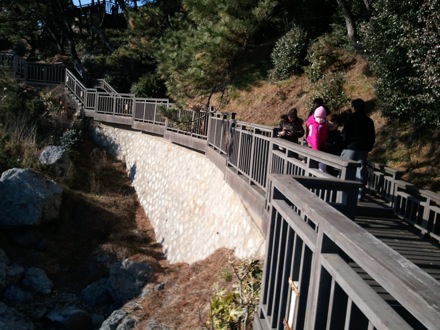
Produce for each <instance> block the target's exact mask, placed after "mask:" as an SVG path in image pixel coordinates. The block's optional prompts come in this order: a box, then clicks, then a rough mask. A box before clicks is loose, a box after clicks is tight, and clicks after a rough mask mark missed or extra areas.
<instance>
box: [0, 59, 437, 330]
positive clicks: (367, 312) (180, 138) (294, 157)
mask: <svg viewBox="0 0 440 330" xmlns="http://www.w3.org/2000/svg"><path fill="white" fill-rule="evenodd" d="M0 56H1V53H0ZM0 58H1V59H2V63H4V62H6V64H8V63H11V64H12V65H11V64H8V65H9V66H10V67H11V71H13V70H14V68H15V66H19V65H16V64H14V63H16V62H15V61H17V60H16V59H13V58H11V57H8V56H5V57H0ZM27 65H30V64H27ZM28 72H31V73H32V72H33V70H29V71H28ZM27 78H30V79H31V80H32V79H36V78H35V77H33V76H28V77H27ZM37 78H38V77H37ZM59 83H60V84H64V86H65V87H66V90H67V91H68V93H69V94H70V95H71V96H72V97H73V98H75V99H76V100H77V101H78V103H79V104H80V105H81V112H82V115H84V116H87V117H90V118H93V119H94V120H95V121H97V122H104V123H107V124H111V125H113V124H117V125H122V127H127V128H129V129H135V130H139V131H142V132H145V133H148V134H154V135H159V136H162V137H163V138H165V139H168V140H170V141H171V142H173V143H176V144H179V145H181V146H184V147H187V148H190V149H192V150H195V151H198V152H202V153H204V154H205V155H206V157H207V158H208V159H209V160H210V161H212V162H213V163H214V164H215V165H216V166H217V167H218V168H219V169H220V170H221V171H222V172H223V173H224V180H225V181H226V182H227V183H228V184H229V185H230V186H231V187H232V188H233V189H234V191H236V192H237V194H238V195H239V196H240V197H241V198H242V199H243V200H244V201H245V202H247V203H248V204H249V206H250V207H251V208H253V209H254V211H255V212H256V214H257V215H259V216H260V217H261V219H262V220H263V221H262V228H261V229H262V231H263V232H264V233H265V234H266V237H267V254H266V256H265V270H264V281H263V295H262V297H261V303H260V307H259V312H258V315H256V318H255V327H256V328H261V329H282V328H283V327H286V329H290V328H292V329H303V327H304V326H306V328H307V329H313V328H316V329H321V328H335V329H337V328H339V327H344V328H350V329H351V328H353V329H363V328H365V329H373V328H376V329H397V328H398V329H404V328H410V327H415V328H420V329H424V328H426V329H435V328H436V327H437V325H436V323H435V322H434V320H435V319H437V320H439V319H440V310H439V308H440V307H439V306H438V304H437V302H438V301H440V286H439V284H438V282H437V281H434V280H433V278H432V277H429V275H427V274H426V273H424V272H423V271H421V270H420V269H419V268H418V267H417V266H415V265H414V264H412V263H410V262H409V261H408V260H406V259H405V258H403V257H402V256H400V255H399V254H397V253H396V252H394V251H392V250H391V249H390V248H389V247H387V246H386V245H384V244H382V243H380V242H378V241H377V240H376V239H374V237H373V236H371V235H369V234H368V233H366V232H365V231H363V230H362V229H361V228H360V227H359V226H357V225H356V224H355V223H353V222H352V221H351V220H350V219H353V218H354V217H355V215H356V212H357V205H356V203H357V198H356V197H357V190H358V187H359V183H358V182H356V181H355V176H356V170H357V167H358V163H357V162H353V161H349V160H345V159H342V158H340V157H338V156H334V155H330V154H326V153H322V152H319V151H314V150H311V149H310V148H308V147H305V146H302V145H299V144H294V143H290V142H287V141H285V140H282V139H278V138H275V137H274V135H275V134H274V128H273V127H268V126H262V125H256V124H253V123H246V122H240V121H237V120H235V115H234V114H233V113H219V112H211V111H207V112H204V111H189V110H182V109H175V110H176V111H175V116H176V121H174V122H173V121H170V120H168V119H167V118H165V117H164V116H163V114H162V112H163V111H164V109H165V110H169V109H173V108H174V105H173V104H172V103H170V102H169V100H168V99H149V98H137V97H136V96H135V95H133V94H122V93H117V92H116V91H115V90H114V89H113V88H112V87H111V86H110V85H109V84H108V83H107V82H105V81H99V84H98V85H97V86H96V88H88V87H86V86H85V85H84V84H83V83H82V82H81V79H80V78H79V77H77V76H76V75H75V74H74V73H72V72H71V71H69V70H67V69H66V70H65V75H64V76H62V77H60V81H59ZM319 163H324V164H326V165H327V166H329V167H332V168H333V169H334V170H335V172H336V173H338V178H336V177H333V176H331V175H329V174H327V173H323V172H321V171H319V169H318V168H319V167H318V164H319ZM369 173H370V180H369V183H368V188H369V190H370V193H371V194H374V195H377V196H379V197H381V198H383V199H384V200H385V201H386V203H387V204H388V206H389V207H391V208H393V209H394V211H395V214H396V215H397V216H399V217H400V218H401V219H402V220H404V221H407V222H408V223H410V224H411V225H413V226H415V227H416V228H419V229H420V230H421V231H422V232H423V233H425V234H426V235H430V236H432V237H434V238H436V239H439V238H440V228H439V225H438V223H439V221H440V219H439V214H440V211H439V206H440V198H439V195H438V194H436V193H433V192H429V191H424V190H420V189H417V187H415V186H413V185H410V184H409V183H406V182H404V181H402V180H401V178H400V173H399V172H398V171H395V170H393V169H390V168H388V167H385V166H381V165H378V164H371V166H370V171H369ZM359 268H360V269H361V271H359ZM355 270H357V271H355ZM360 273H364V274H366V275H365V277H364V278H362V277H360V275H359V274H360ZM372 283H373V284H372ZM296 287H298V288H297V292H296V293H295V294H293V293H292V292H293V291H292V288H296ZM374 288H376V291H375V290H374ZM297 294H299V295H298V296H297ZM295 297H296V298H295Z"/></svg>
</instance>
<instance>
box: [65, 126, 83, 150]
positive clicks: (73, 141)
mask: <svg viewBox="0 0 440 330" xmlns="http://www.w3.org/2000/svg"><path fill="white" fill-rule="evenodd" d="M60 140H61V146H62V147H63V148H64V149H65V150H66V151H67V152H68V153H69V154H75V153H76V152H77V151H78V149H79V146H80V144H81V141H82V140H81V130H79V129H68V130H66V131H65V132H64V133H63V136H62V137H61V139H60Z"/></svg>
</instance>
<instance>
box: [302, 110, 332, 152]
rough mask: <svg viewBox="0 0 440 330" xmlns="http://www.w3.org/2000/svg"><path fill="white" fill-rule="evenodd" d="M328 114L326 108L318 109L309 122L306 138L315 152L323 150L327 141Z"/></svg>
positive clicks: (307, 123) (307, 122)
mask: <svg viewBox="0 0 440 330" xmlns="http://www.w3.org/2000/svg"><path fill="white" fill-rule="evenodd" d="M326 117H327V112H326V111H325V108H324V107H322V106H321V107H318V108H316V110H315V111H314V113H313V115H311V116H310V117H309V118H308V119H307V121H306V126H307V132H308V135H307V137H306V140H307V143H308V145H309V147H311V148H312V149H313V150H322V148H323V146H324V145H325V142H326V140H327V124H326Z"/></svg>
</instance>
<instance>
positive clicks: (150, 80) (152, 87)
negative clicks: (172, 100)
mask: <svg viewBox="0 0 440 330" xmlns="http://www.w3.org/2000/svg"><path fill="white" fill-rule="evenodd" d="M130 93H132V94H135V95H136V97H157V98H163V97H165V93H166V87H165V85H164V84H163V81H162V80H160V79H159V77H158V76H157V75H156V74H154V73H149V74H146V75H144V76H142V77H141V78H140V79H139V80H138V81H137V82H136V83H134V84H133V85H131V88H130Z"/></svg>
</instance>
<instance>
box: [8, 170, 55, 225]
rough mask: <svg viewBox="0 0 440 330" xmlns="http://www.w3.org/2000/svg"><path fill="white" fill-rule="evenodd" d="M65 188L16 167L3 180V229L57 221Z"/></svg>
mask: <svg viewBox="0 0 440 330" xmlns="http://www.w3.org/2000/svg"><path fill="white" fill-rule="evenodd" d="M62 192H63V189H62V187H61V186H60V185H59V184H57V183H56V182H54V181H52V180H49V179H46V178H44V177H43V176H42V175H41V174H39V173H37V172H35V171H33V170H30V169H19V168H13V169H10V170H7V171H5V172H3V173H2V176H1V177H0V196H2V198H0V226H36V225H41V224H44V223H49V222H51V221H53V220H55V219H57V218H58V216H59V213H60V207H61V201H62Z"/></svg>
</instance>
